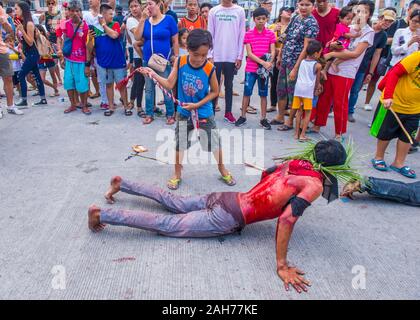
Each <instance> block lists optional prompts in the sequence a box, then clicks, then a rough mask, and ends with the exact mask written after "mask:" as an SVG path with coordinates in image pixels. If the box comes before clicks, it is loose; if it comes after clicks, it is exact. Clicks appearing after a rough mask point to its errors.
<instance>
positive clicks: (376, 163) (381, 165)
mask: <svg viewBox="0 0 420 320" xmlns="http://www.w3.org/2000/svg"><path fill="white" fill-rule="evenodd" d="M370 162H372V165H373V167H374V168H375V169H376V170H378V171H388V169H389V168H388V166H387V165H386V163H385V161H384V160H376V159H372V160H371V161H370Z"/></svg>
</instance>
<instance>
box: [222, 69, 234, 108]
mask: <svg viewBox="0 0 420 320" xmlns="http://www.w3.org/2000/svg"><path fill="white" fill-rule="evenodd" d="M234 72H235V64H234V63H231V62H224V63H223V74H224V76H225V101H226V111H225V114H226V113H231V112H232V100H233V76H234Z"/></svg>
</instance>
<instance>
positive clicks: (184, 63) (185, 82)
mask: <svg viewBox="0 0 420 320" xmlns="http://www.w3.org/2000/svg"><path fill="white" fill-rule="evenodd" d="M214 71H215V68H214V66H213V64H211V63H210V62H208V61H207V62H206V63H205V64H204V65H203V66H201V67H200V68H193V67H192V66H191V65H190V63H189V56H181V57H180V58H179V60H178V99H179V101H181V102H185V103H197V102H199V101H201V100H203V99H204V98H205V97H206V96H207V95H208V93H209V91H210V79H211V77H212V75H213V72H214ZM197 111H198V117H199V118H208V117H211V116H212V115H213V104H212V102H211V101H209V102H207V103H206V104H205V105H203V106H201V107H200V108H198V110H197ZM178 112H179V114H181V115H183V116H185V117H189V116H190V115H191V113H190V111H187V110H185V109H183V108H181V107H180V106H178Z"/></svg>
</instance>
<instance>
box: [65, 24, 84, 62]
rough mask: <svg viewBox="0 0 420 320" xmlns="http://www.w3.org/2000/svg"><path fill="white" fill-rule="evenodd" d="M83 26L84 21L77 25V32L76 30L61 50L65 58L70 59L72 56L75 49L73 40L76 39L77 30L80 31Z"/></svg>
mask: <svg viewBox="0 0 420 320" xmlns="http://www.w3.org/2000/svg"><path fill="white" fill-rule="evenodd" d="M81 24H82V21H80V22H79V24H78V25H77V28H76V30H74V34H73V37H71V38H67V39H66V40H64V43H63V49H62V50H61V51H62V52H63V56H65V57H70V55H71V49H72V48H73V40H74V38H75V37H76V34H77V30H79V27H80V25H81Z"/></svg>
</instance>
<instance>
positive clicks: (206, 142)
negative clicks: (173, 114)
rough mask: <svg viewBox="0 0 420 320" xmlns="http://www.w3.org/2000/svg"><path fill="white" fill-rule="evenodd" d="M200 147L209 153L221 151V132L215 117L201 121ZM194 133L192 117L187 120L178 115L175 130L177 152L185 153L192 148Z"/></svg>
mask: <svg viewBox="0 0 420 320" xmlns="http://www.w3.org/2000/svg"><path fill="white" fill-rule="evenodd" d="M199 122H200V145H201V149H202V150H204V151H208V152H214V151H216V150H217V149H220V136H219V131H218V129H217V127H216V122H215V121H214V116H211V117H209V118H204V119H200V120H199ZM193 132H194V125H193V122H192V120H191V117H189V118H186V117H184V116H183V115H181V114H179V113H178V114H177V121H176V128H175V142H176V151H183V150H186V149H189V148H190V147H191V136H192V134H193Z"/></svg>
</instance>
